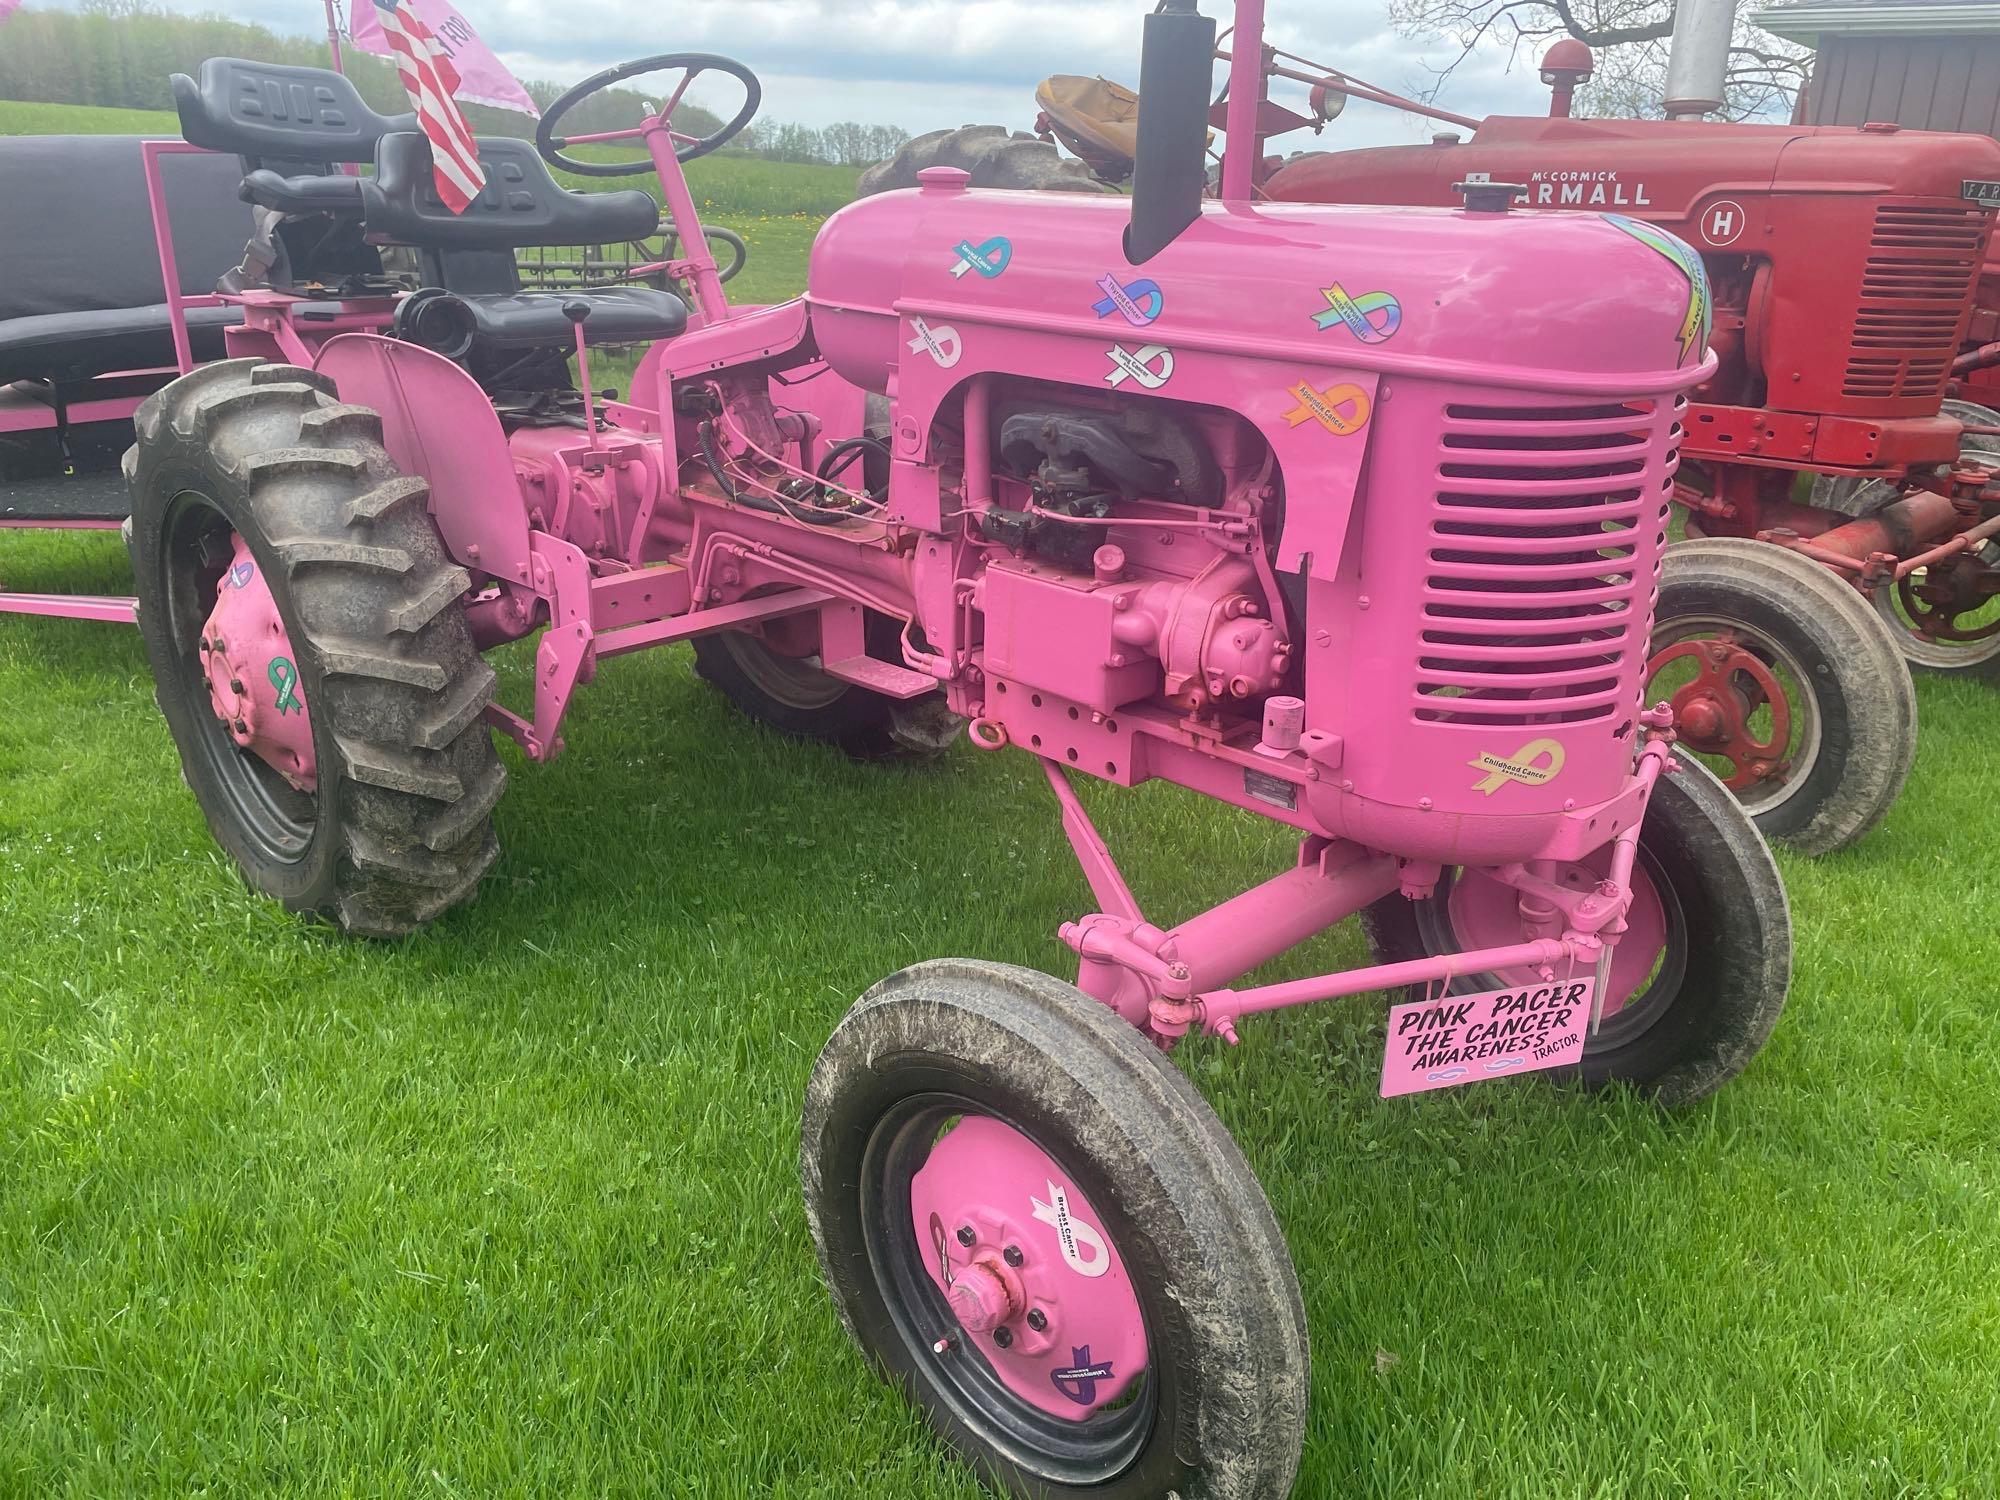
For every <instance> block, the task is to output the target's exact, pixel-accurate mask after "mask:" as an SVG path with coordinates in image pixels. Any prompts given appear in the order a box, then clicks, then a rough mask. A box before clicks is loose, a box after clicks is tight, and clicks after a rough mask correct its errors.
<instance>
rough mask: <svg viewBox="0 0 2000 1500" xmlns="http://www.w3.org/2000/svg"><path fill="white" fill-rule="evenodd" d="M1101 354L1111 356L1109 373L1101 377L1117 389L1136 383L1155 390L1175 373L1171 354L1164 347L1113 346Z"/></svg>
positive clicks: (1160, 345)
mask: <svg viewBox="0 0 2000 1500" xmlns="http://www.w3.org/2000/svg"><path fill="white" fill-rule="evenodd" d="M1104 352H1105V353H1106V354H1108V355H1110V356H1111V364H1112V370H1111V373H1110V374H1109V375H1107V376H1105V377H1104V383H1105V384H1106V385H1113V386H1118V385H1123V384H1124V383H1125V382H1126V381H1128V380H1136V381H1138V382H1139V384H1141V385H1143V386H1144V387H1145V388H1146V389H1147V390H1149V391H1157V390H1158V389H1159V388H1160V387H1161V386H1163V385H1165V384H1166V383H1167V381H1168V380H1169V379H1171V378H1172V376H1173V373H1174V351H1173V350H1171V349H1169V348H1167V346H1166V345H1164V344H1146V345H1143V346H1142V347H1140V348H1138V349H1127V348H1126V347H1125V346H1124V345H1123V344H1113V345H1112V346H1111V347H1110V348H1109V349H1107V350H1105V351H1104Z"/></svg>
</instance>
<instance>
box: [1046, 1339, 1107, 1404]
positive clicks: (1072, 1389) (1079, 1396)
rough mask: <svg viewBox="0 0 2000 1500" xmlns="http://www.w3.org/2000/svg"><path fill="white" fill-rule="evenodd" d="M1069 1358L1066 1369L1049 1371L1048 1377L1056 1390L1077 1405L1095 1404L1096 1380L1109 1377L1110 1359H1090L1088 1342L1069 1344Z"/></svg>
mask: <svg viewBox="0 0 2000 1500" xmlns="http://www.w3.org/2000/svg"><path fill="white" fill-rule="evenodd" d="M1069 1358H1070V1367H1069V1368H1068V1369H1067V1370H1051V1371H1049V1379H1050V1380H1051V1381H1053V1382H1054V1384H1055V1388H1056V1389H1057V1390H1059V1391H1061V1392H1062V1393H1063V1395H1065V1396H1067V1397H1068V1398H1069V1399H1070V1400H1072V1401H1074V1402H1075V1403H1076V1404H1077V1405H1078V1406H1095V1405H1096V1404H1097V1382H1098V1381H1100V1380H1109V1379H1110V1378H1111V1361H1110V1360H1108V1359H1100V1360H1093V1359H1091V1357H1090V1345H1088V1344H1071V1345H1070V1346H1069Z"/></svg>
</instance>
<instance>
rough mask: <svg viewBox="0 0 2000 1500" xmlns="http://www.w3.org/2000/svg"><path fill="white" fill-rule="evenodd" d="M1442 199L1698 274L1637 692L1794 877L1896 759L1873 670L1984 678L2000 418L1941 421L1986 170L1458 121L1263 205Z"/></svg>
mask: <svg viewBox="0 0 2000 1500" xmlns="http://www.w3.org/2000/svg"><path fill="white" fill-rule="evenodd" d="M1579 53H1580V54H1581V56H1579V55H1578V54H1579ZM1588 65H1589V56H1588V53H1587V51H1585V50H1584V49H1582V48H1581V47H1580V46H1578V45H1577V44H1569V45H1568V46H1563V45H1559V46H1558V47H1557V48H1556V49H1555V50H1554V51H1553V52H1552V53H1551V54H1550V56H1549V57H1548V58H1547V59H1546V60H1545V66H1544V77H1545V78H1548V79H1550V80H1551V81H1553V82H1555V83H1556V84H1557V85H1558V100H1559V101H1561V100H1564V99H1566V96H1567V86H1568V85H1569V84H1570V83H1571V82H1573V81H1574V79H1575V78H1576V76H1577V74H1578V73H1579V72H1587V69H1588ZM1467 178H1473V179H1478V178H1485V179H1489V180H1490V181H1492V182H1495V183H1509V184H1515V185H1517V187H1518V193H1517V196H1516V200H1515V201H1516V202H1517V204H1518V205H1520V206H1521V207H1522V208H1524V209H1527V210H1530V211H1541V210H1563V209H1569V210H1585V211H1595V212H1599V213H1612V214H1620V215H1625V216H1629V217H1631V218H1634V219H1638V220H1642V221H1644V222H1645V223H1648V224H1652V225H1656V226H1658V227H1660V228H1662V229H1666V230H1669V231H1671V232H1672V233H1674V234H1675V235H1677V236H1679V237H1680V238H1681V239H1682V240H1684V241H1686V242H1687V243H1688V244H1690V245H1693V246H1694V247H1696V248H1697V249H1698V250H1699V251H1700V253H1701V256H1702V259H1703V261H1704V262H1705V264H1706V265H1707V268H1708V274H1709V283H1710V285H1711V286H1712V287H1713V289H1714V297H1715V307H1714V312H1713V329H1712V332H1711V334H1710V339H1709V343H1710V348H1711V349H1712V350H1713V351H1714V353H1715V355H1716V368H1715V372H1714V374H1713V375H1711V376H1710V377H1709V378H1708V379H1707V380H1706V381H1704V382H1703V383H1702V384H1701V385H1700V386H1699V387H1698V388H1697V389H1696V391H1695V393H1694V398H1693V401H1692V403H1691V405H1690V407H1689V411H1688V422H1687V440H1686V443H1685V445H1684V447H1683V450H1682V460H1683V461H1682V467H1681V472H1680V475H1679V476H1678V478H1677V482H1676V484H1675V487H1674V498H1675V499H1676V501H1677V502H1678V503H1679V504H1680V505H1681V506H1682V507H1683V508H1684V510H1685V512H1686V517H1687V522H1686V524H1687V531H1688V534H1689V536H1690V537H1696V538H1701V539H1702V540H1693V541H1690V542H1688V543H1687V544H1685V545H1682V546H1677V547H1675V548H1674V549H1673V550H1672V552H1671V553H1670V554H1669V557H1668V561H1667V569H1666V575H1665V579H1664V582H1663V585H1662V591H1661V600H1660V611H1659V617H1658V622H1657V624H1656V626H1655V636H1654V658H1653V665H1654V670H1655V677H1654V682H1655V690H1656V691H1659V692H1661V693H1662V694H1663V695H1667V696H1670V697H1671V700H1672V702H1673V705H1674V709H1675V722H1676V725H1677V727H1678V730H1679V733H1680V736H1681V739H1682V741H1683V743H1685V744H1687V745H1688V746H1689V747H1690V748H1692V749H1695V750H1697V751H1699V752H1701V753H1703V754H1704V755H1706V756H1709V757H1711V758H1712V761H1713V763H1714V764H1715V765H1716V766H1717V768H1718V769H1719V770H1720V771H1721V772H1722V774H1723V775H1724V777H1725V779H1726V780H1727V782H1728V784H1729V785H1730V786H1731V787H1732V788H1733V789H1735V790H1736V792H1737V794H1738V795H1739V796H1740V797H1742V798H1743V800H1744V801H1745V802H1746V804H1747V805H1749V806H1750V808H1751V809H1752V810H1753V812H1754V813H1755V814H1756V816H1757V821H1758V824H1759V826H1760V827H1762V828H1763V829H1764V831H1765V832H1766V833H1767V834H1770V835H1773V836H1777V837H1782V838H1786V839H1788V840H1790V841H1792V842H1794V843H1796V844H1797V845H1798V846H1800V847H1801V848H1804V849H1806V850H1808V851H1813V852H1818V851H1822V850H1827V849H1834V848H1838V847H1841V846H1842V845H1844V844H1846V843H1848V842H1849V841H1851V840H1853V839H1855V838H1857V837H1859V836H1860V835H1861V834H1862V833H1863V832H1865V831H1866V830H1867V829H1868V828H1869V827H1870V826H1871V825H1872V824H1873V823H1874V822H1875V820H1876V819H1877V818H1879V817H1880V816H1881V815H1882V813H1883V812H1884V811H1886V810H1887V808H1888V805H1889V803H1890V801H1891V800H1892V799H1893V798H1894V796H1895V794H1896V792H1897V790H1898V788H1899V786H1900V784H1901V781H1902V778H1903V773H1904V771H1905V769H1906V768H1907V766H1908V764H1909V758H1910V755H1911V753H1912V749H1913V743H1914V732H1915V719H1914V712H1915V710H1914V700H1913V699H1912V697H1911V695H1910V693H1909V691H1908V689H1907V687H1906V686H1905V685H1904V684H1903V683H1902V682H1900V681H1898V680H1897V677H1898V674H1897V673H1896V672H1893V671H1891V670H1890V669H1889V662H1890V661H1891V659H1892V657H1891V655H1890V653H1889V652H1886V651H1885V650H1884V646H1885V644H1887V645H1890V646H1893V647H1894V648H1895V651H1896V653H1899V654H1900V656H1901V657H1902V658H1904V659H1906V660H1907V662H1908V663H1909V664H1910V665H1911V666H1913V667H1916V668H1919V669H1922V670H1928V671H1936V672H1948V673H1974V674H1980V675H1984V676H1989V677H1990V676H1995V675H2000V545H1997V544H1996V542H1995V540H1994V538H1995V535H1996V533H2000V486H1996V485H1995V484H1994V482H1993V480H1994V475H1995V472H1996V469H2000V412H1996V411H1994V410H1993V409H1992V408H1990V407H1988V406H1985V405H1982V404H1979V403H1978V402H1977V400H1976V397H1975V399H1960V398H1955V397H1953V396H1952V395H1950V394H1949V392H1950V391H1951V390H1952V389H1953V388H1954V387H1953V384H1952V382H1953V379H1954V375H1953V365H1954V362H1955V361H1956V360H1957V359H1958V358H1959V357H1960V355H1961V350H1962V345H1963V344H1964V343H1965V341H1966V340H1967V338H1968V336H1969V334H1970V332H1971V330H1972V327H1973V320H1974V317H1975V312H1976V309H1977V307H1978V291H1979V285H1980V274H1981V269H1982V266H1983V265H1984V263H1985V259H1986V255H1987V251H1988V240H1989V236H1990V234H1991V231H1992V223H1993V206H1994V204H1995V202H1996V201H2000V188H1996V187H1995V183H1994V180H1995V179H1996V178H2000V142H1996V141H1993V140H1991V139H1988V138H1986V137H1981V136H1971V135H1947V134H1941V133H1936V132H1925V131H1914V130H1903V129H1900V128H1898V127H1896V126H1894V125H1873V124H1871V125H1863V126H1861V127H1859V128H1854V127H1844V126H1821V127H1810V126H1798V125H1738V124H1691V123H1682V122H1663V121H1639V120H1579V119H1570V118H1567V117H1566V114H1565V113H1564V112H1563V109H1562V106H1561V104H1560V102H1559V105H1558V109H1557V112H1555V113H1553V114H1552V115H1551V116H1550V117H1549V118H1547V119H1536V118H1506V117H1495V118H1490V119H1487V120H1484V121H1481V122H1479V124H1478V128H1477V129H1476V130H1475V131H1474V132H1473V133H1472V135H1471V138H1470V139H1464V140H1462V139H1460V138H1459V137H1457V136H1456V135H1451V134H1441V135H1439V136H1438V137H1436V138H1435V139H1434V140H1433V141H1432V143H1431V144H1429V145H1426V146H1407V147H1390V148H1385V149H1375V150H1358V151H1342V152H1335V153H1329V154H1326V155H1317V156H1310V157H1306V158H1304V159H1301V160H1298V161H1295V162H1293V163H1290V164H1288V165H1285V166H1283V167H1280V168H1279V169H1278V170H1276V171H1275V172H1273V173H1271V174H1270V176H1269V177H1268V179H1267V181H1266V182H1265V184H1264V190H1265V192H1266V193H1268V194H1269V196H1270V197H1271V198H1273V199H1275V200H1280V201H1318V202H1343V203H1441V202H1449V201H1451V190H1450V185H1451V184H1452V183H1454V182H1458V181H1462V180H1465V179H1467ZM1586 294H1587V292H1586V290H1585V289H1579V295H1586ZM1753 542H1754V543H1757V544H1761V545H1756V546H1752V545H1747V544H1749V543H1753ZM1829 584H1837V585H1838V586H1837V587H1831V588H1830V587H1828V585H1829ZM1856 603H1864V604H1865V605H1866V607H1867V609H1868V610H1869V612H1871V613H1872V614H1873V615H1874V616H1875V618H1876V621H1878V622H1879V623H1880V624H1881V625H1882V626H1884V627H1886V630H1885V631H1884V630H1870V629H1868V628H1867V626H1866V625H1865V624H1864V623H1863V622H1862V621H1861V620H1860V619H1859V618H1858V616H1857V612H1856V610H1855V609H1854V608H1853V606H1854V605H1855V604H1856Z"/></svg>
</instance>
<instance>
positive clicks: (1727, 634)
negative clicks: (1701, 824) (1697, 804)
mask: <svg viewBox="0 0 2000 1500" xmlns="http://www.w3.org/2000/svg"><path fill="white" fill-rule="evenodd" d="M1705 640H1709V641H1716V642H1720V643H1726V644H1727V645H1728V646H1729V648H1730V649H1731V650H1732V651H1740V652H1742V653H1747V654H1748V655H1749V656H1750V657H1754V658H1756V662H1755V663H1753V665H1761V667H1763V668H1768V669H1769V670H1768V675H1769V676H1771V677H1772V678H1774V679H1776V680H1777V682H1778V686H1779V687H1780V688H1781V689H1784V690H1785V692H1784V696H1785V697H1786V699H1787V708H1788V712H1789V713H1790V714H1791V715H1792V717H1793V718H1794V719H1796V720H1798V721H1799V723H1800V725H1801V728H1800V730H1799V732H1798V733H1797V734H1796V735H1794V736H1793V740H1792V743H1791V744H1790V745H1788V746H1786V747H1783V750H1782V752H1781V754H1780V755H1778V756H1777V757H1774V759H1773V762H1772V763H1774V764H1775V765H1776V766H1777V769H1776V770H1774V771H1772V772H1770V773H1768V774H1766V775H1763V776H1759V775H1758V774H1757V773H1756V772H1755V771H1754V770H1752V769H1751V766H1754V765H1755V764H1757V763H1759V762H1756V761H1751V762H1750V763H1749V765H1735V764H1734V761H1732V765H1733V768H1734V769H1735V770H1736V772H1737V775H1736V776H1735V777H1733V778H1732V779H1733V780H1735V781H1737V782H1739V783H1740V784H1739V785H1738V786H1737V795H1738V796H1740V797H1741V798H1742V799H1743V802H1744V804H1745V806H1746V807H1747V808H1748V809H1749V811H1750V815H1751V816H1752V817H1753V818H1755V819H1756V822H1757V827H1758V828H1759V829H1760V830H1761V831H1762V832H1763V834H1764V836H1765V837H1766V838H1773V839H1782V840H1784V841H1785V842H1786V843H1788V844H1790V845H1791V846H1792V847H1793V848H1795V849H1797V850H1799V851H1800V852H1801V853H1803V854H1827V853H1831V852H1833V851H1834V850H1836V849H1845V848H1846V847H1847V846H1848V845H1850V844H1852V843H1854V842H1855V841H1856V840H1857V839H1859V838H1860V837H1861V836H1862V835H1863V834H1865V833H1867V832H1868V830H1869V829H1871V828H1873V827H1874V826H1875V825H1876V824H1877V823H1878V822H1880V821H1881V819H1882V817H1883V815H1884V814H1885V813H1887V812H1888V810H1889V808H1890V806H1891V805H1892V804H1893V803H1894V802H1895V800H1896V796H1897V794H1898V793H1899V792H1901V791H1902V789H1903V782H1904V780H1905V779H1906V778H1907V777H1908V775H1909V773H1910V766H1911V763H1912V762H1913V761H1914V760H1915V759H1916V754H1917V698H1916V692H1915V689H1914V688H1913V687H1912V686H1911V683H1910V679H1909V672H1908V670H1907V669H1906V668H1905V667H1904V665H1903V660H1902V656H1901V653H1900V652H1899V651H1898V650H1897V647H1896V642H1895V640H1894V639H1893V637H1892V635H1891V633H1890V631H1889V629H1888V627H1887V626H1886V625H1885V624H1884V623H1883V622H1882V620H1881V619H1880V618H1878V617H1877V615H1876V613H1875V611H1874V610H1873V609H1872V608H1871V607H1870V606H1869V603H1868V601H1867V600H1866V599H1864V598H1862V597H1861V595H1859V594H1858V593H1856V592H1855V591H1854V590H1853V589H1852V588H1850V587H1848V585H1846V584H1845V583H1843V582H1841V581H1840V580H1839V579H1838V578H1836V577H1834V575H1833V574H1832V573H1830V572H1829V571H1828V570H1827V569H1826V568H1824V567H1822V566H1821V565H1820V564H1818V563H1816V562H1813V561H1812V560H1811V559H1810V558H1806V557H1802V556H1799V555H1798V554H1796V553H1793V552H1789V551H1787V550H1785V549H1784V548H1783V547H1779V546H1776V545H1774V544H1772V543H1768V542H1754V541H1747V540H1743V539H1739V538H1732V537H1709V538H1703V539H1702V540H1699V541H1689V542H1679V543H1676V544H1675V545H1674V546H1672V547H1669V548H1668V549H1667V554H1666V562H1665V565H1664V568H1663V571H1662V574H1661V579H1660V602H1659V608H1658V611H1657V613H1656V614H1655V616H1654V623H1653V641H1652V654H1653V661H1654V671H1655V672H1660V671H1663V670H1664V669H1665V667H1666V666H1667V665H1668V663H1667V661H1666V659H1665V656H1664V653H1666V652H1668V651H1670V650H1672V649H1673V648H1674V647H1675V646H1677V645H1680V646H1683V647H1685V646H1686V645H1687V643H1690V642H1700V641H1705ZM1665 680H1666V679H1663V678H1658V677H1656V678H1655V681H1656V682H1661V681H1665ZM1733 680H1734V678H1732V681H1733ZM1746 690H1747V685H1746ZM1648 696H1649V697H1657V696H1660V693H1659V692H1658V691H1656V690H1655V688H1654V687H1652V686H1649V688H1648ZM1676 696H1678V695H1676ZM1676 708H1677V709H1678V710H1680V716H1681V717H1682V718H1683V719H1684V720H1685V719H1686V718H1687V714H1686V709H1685V707H1684V705H1682V704H1680V703H1677V704H1676ZM1680 728H1681V737H1682V741H1683V744H1684V746H1685V748H1686V749H1688V750H1691V751H1694V752H1695V753H1697V754H1708V753H1711V752H1710V751H1709V750H1708V749H1707V746H1708V744H1710V743H1714V742H1713V741H1709V740H1705V739H1704V738H1703V737H1702V735H1701V734H1699V733H1698V732H1696V730H1695V729H1694V728H1693V726H1692V724H1691V723H1683V724H1682V725H1681V726H1680ZM1715 753H1726V752H1715ZM1735 754H1736V755H1737V756H1741V755H1742V752H1741V751H1740V750H1738V751H1736V752H1735Z"/></svg>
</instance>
